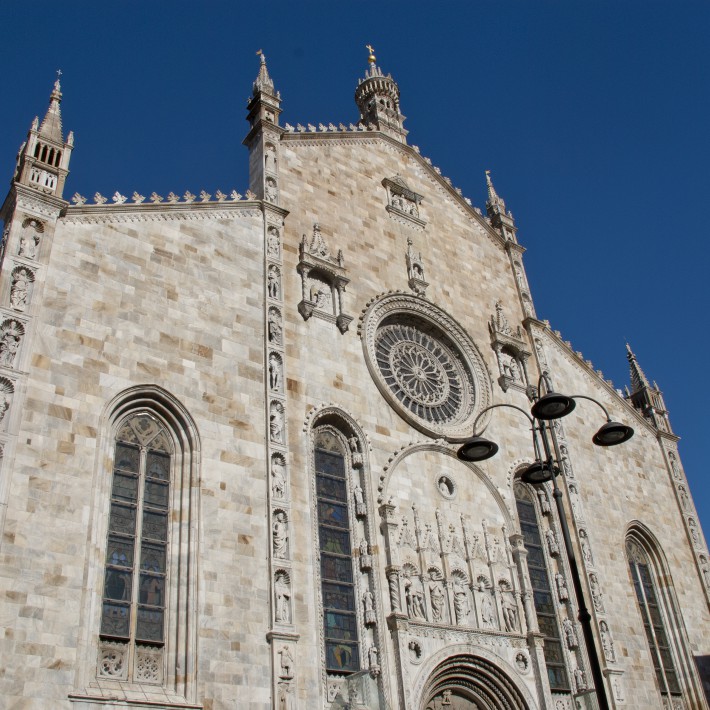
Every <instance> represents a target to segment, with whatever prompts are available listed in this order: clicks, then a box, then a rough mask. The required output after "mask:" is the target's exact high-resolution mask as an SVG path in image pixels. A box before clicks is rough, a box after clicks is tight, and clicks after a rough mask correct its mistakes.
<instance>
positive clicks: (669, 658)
mask: <svg viewBox="0 0 710 710" xmlns="http://www.w3.org/2000/svg"><path fill="white" fill-rule="evenodd" d="M626 554H627V556H628V559H629V569H630V572H631V581H632V582H633V585H634V591H635V592H636V600H637V601H638V605H639V610H640V611H641V618H642V620H643V629H644V632H645V634H646V639H647V641H648V646H649V649H650V651H651V658H652V660H653V669H654V671H655V673H656V680H657V682H658V687H659V689H660V691H661V695H663V696H664V697H666V698H667V697H670V696H679V695H681V688H680V683H679V682H678V673H677V671H676V667H675V663H674V661H673V653H672V651H671V644H670V639H669V637H668V632H667V630H666V624H665V621H664V618H663V617H664V610H663V609H662V602H661V600H660V598H659V595H658V590H657V588H656V584H655V581H654V576H653V573H652V570H651V566H650V564H649V559H648V555H647V554H646V551H645V550H644V549H643V548H642V547H641V545H639V544H638V543H637V542H636V541H635V540H627V541H626Z"/></svg>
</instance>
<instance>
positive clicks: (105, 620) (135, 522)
mask: <svg viewBox="0 0 710 710" xmlns="http://www.w3.org/2000/svg"><path fill="white" fill-rule="evenodd" d="M114 453H115V455H114V464H113V474H112V486H111V509H110V514H109V524H108V541H107V548H106V570H105V575H104V588H103V602H102V613H101V639H102V640H103V641H106V642H113V647H114V648H115V649H116V651H117V652H119V651H122V653H121V654H120V657H121V658H122V659H123V660H122V661H121V666H122V667H121V668H120V670H119V672H116V670H117V669H116V668H114V667H113V666H114V665H115V663H113V661H112V658H115V656H114V657H111V655H110V654H109V655H108V656H107V657H106V658H105V659H104V664H103V665H105V666H106V668H105V669H104V667H103V665H102V667H101V668H100V669H99V672H100V674H101V675H107V676H109V677H112V676H113V677H119V678H123V679H125V680H133V681H140V682H151V681H152V682H162V678H163V673H162V666H163V660H162V654H161V650H162V648H163V646H164V644H165V611H166V597H167V594H166V592H167V578H168V568H167V560H168V542H169V540H168V530H169V524H170V515H169V509H170V478H171V463H172V454H173V445H172V440H171V437H170V436H169V435H168V432H167V430H166V428H165V427H164V426H163V424H162V423H160V422H159V421H158V420H157V419H156V418H155V417H154V416H152V415H151V414H149V413H147V412H140V413H137V414H134V415H132V416H131V417H129V418H128V419H126V420H125V421H124V422H123V423H122V424H121V425H120V426H119V429H118V433H117V435H116V440H115V447H114ZM105 648H106V647H105ZM108 648H111V646H109V647H108ZM109 667H110V669H111V671H113V672H103V671H107V670H108V669H109Z"/></svg>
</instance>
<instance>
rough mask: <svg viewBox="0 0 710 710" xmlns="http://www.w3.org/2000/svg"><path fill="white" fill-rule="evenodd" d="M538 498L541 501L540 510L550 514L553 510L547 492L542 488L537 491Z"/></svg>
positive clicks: (544, 513)
mask: <svg viewBox="0 0 710 710" xmlns="http://www.w3.org/2000/svg"><path fill="white" fill-rule="evenodd" d="M537 497H538V500H539V501H540V510H541V511H542V514H543V515H549V514H550V513H551V512H552V508H550V499H549V498H548V497H547V492H546V491H545V490H543V489H542V488H540V489H539V490H538V492H537Z"/></svg>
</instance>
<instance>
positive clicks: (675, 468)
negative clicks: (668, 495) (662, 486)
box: [668, 451, 681, 481]
mask: <svg viewBox="0 0 710 710" xmlns="http://www.w3.org/2000/svg"><path fill="white" fill-rule="evenodd" d="M668 458H669V459H670V462H671V471H672V472H673V478H675V479H676V480H677V481H679V480H680V478H681V476H680V467H679V466H678V459H676V457H675V454H674V453H673V452H672V451H669V452H668Z"/></svg>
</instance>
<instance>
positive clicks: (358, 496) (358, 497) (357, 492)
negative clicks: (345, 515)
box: [353, 483, 367, 518]
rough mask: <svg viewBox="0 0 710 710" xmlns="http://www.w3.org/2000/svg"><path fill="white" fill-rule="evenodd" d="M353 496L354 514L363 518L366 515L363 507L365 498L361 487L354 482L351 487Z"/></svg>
mask: <svg viewBox="0 0 710 710" xmlns="http://www.w3.org/2000/svg"><path fill="white" fill-rule="evenodd" d="M353 498H354V499H355V515H357V517H358V518H364V517H365V516H366V515H367V509H366V508H365V498H364V497H363V495H362V488H361V487H360V484H359V483H356V484H355V486H354V488H353Z"/></svg>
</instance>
